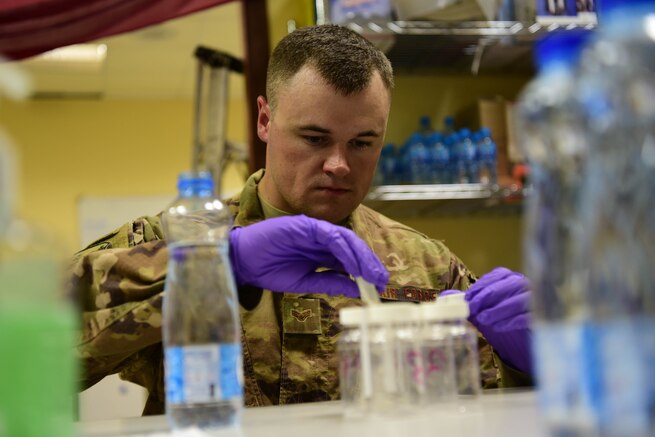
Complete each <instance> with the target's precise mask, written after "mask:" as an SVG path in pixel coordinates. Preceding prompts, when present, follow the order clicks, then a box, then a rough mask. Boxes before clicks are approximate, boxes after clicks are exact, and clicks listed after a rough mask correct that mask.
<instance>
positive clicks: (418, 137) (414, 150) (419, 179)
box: [406, 132, 431, 184]
mask: <svg viewBox="0 0 655 437" xmlns="http://www.w3.org/2000/svg"><path fill="white" fill-rule="evenodd" d="M406 153H407V162H408V170H407V172H408V176H409V182H410V183H412V184H427V183H429V182H430V167H431V165H430V151H429V150H428V148H427V146H426V144H425V140H424V137H423V135H422V134H420V133H418V132H417V133H414V134H412V136H411V137H410V139H409V142H408V144H407V152H406Z"/></svg>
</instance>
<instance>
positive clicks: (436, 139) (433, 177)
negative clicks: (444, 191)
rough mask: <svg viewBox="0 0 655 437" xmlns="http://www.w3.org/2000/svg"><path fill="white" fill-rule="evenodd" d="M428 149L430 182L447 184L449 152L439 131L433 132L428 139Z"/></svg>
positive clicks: (448, 180)
mask: <svg viewBox="0 0 655 437" xmlns="http://www.w3.org/2000/svg"><path fill="white" fill-rule="evenodd" d="M428 150H429V153H430V164H431V165H430V183H433V184H448V183H450V174H449V168H448V164H449V162H450V152H448V148H447V147H446V145H445V144H444V142H443V137H442V135H441V134H440V133H438V132H435V133H433V134H432V135H431V136H430V139H429V140H428Z"/></svg>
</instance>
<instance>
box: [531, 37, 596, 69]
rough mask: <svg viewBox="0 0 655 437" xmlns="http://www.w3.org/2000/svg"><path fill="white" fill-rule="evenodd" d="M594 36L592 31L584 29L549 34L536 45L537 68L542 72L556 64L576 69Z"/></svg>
mask: <svg viewBox="0 0 655 437" xmlns="http://www.w3.org/2000/svg"><path fill="white" fill-rule="evenodd" d="M592 34H593V33H592V32H591V31H589V30H582V29H578V30H565V31H555V32H550V33H548V34H547V35H546V36H545V37H543V38H542V39H540V40H539V41H538V42H537V44H536V48H535V63H536V65H537V68H538V69H539V70H540V71H541V70H544V69H547V68H548V67H550V66H552V65H555V64H561V65H565V66H566V67H568V68H574V67H575V66H576V64H577V63H578V60H579V59H580V54H581V53H582V50H583V49H584V48H585V45H586V44H587V42H588V41H589V38H590V37H591V36H592Z"/></svg>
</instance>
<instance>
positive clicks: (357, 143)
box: [351, 140, 371, 149]
mask: <svg viewBox="0 0 655 437" xmlns="http://www.w3.org/2000/svg"><path fill="white" fill-rule="evenodd" d="M351 144H352V145H353V146H354V147H356V148H357V149H366V148H367V147H370V146H371V142H370V141H362V140H352V141H351Z"/></svg>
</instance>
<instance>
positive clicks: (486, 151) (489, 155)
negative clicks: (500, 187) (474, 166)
mask: <svg viewBox="0 0 655 437" xmlns="http://www.w3.org/2000/svg"><path fill="white" fill-rule="evenodd" d="M478 137H479V139H478V142H477V145H478V165H479V168H480V183H483V184H490V185H493V184H495V183H496V181H497V177H496V164H497V163H496V143H495V141H494V140H493V138H491V129H489V128H488V127H483V128H481V129H480V131H479V132H478Z"/></svg>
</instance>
